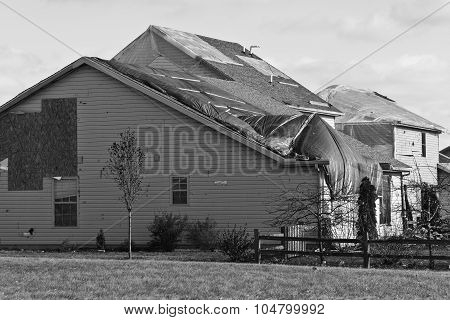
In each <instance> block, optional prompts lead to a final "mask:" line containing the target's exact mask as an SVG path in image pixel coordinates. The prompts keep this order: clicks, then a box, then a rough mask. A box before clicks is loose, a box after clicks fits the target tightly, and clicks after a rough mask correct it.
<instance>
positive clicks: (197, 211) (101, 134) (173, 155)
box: [0, 66, 319, 245]
mask: <svg viewBox="0 0 450 320" xmlns="http://www.w3.org/2000/svg"><path fill="white" fill-rule="evenodd" d="M69 97H76V98H77V126H78V130H77V154H78V181H79V198H78V210H79V216H78V226H77V227H54V223H53V217H54V214H53V193H52V191H51V186H52V182H51V180H48V179H44V187H43V190H42V191H36V192H28V191H23V192H16V191H15V192H10V191H7V188H6V186H7V177H6V175H4V174H2V175H1V180H0V188H1V190H2V192H1V195H0V237H1V238H2V240H1V241H2V242H1V245H13V244H19V245H22V244H27V245H43V244H49V245H51V244H53V245H58V244H61V242H62V241H63V240H68V241H70V242H71V243H77V244H78V245H94V244H95V237H96V235H97V233H98V231H99V229H103V230H104V232H105V236H106V242H107V244H119V243H120V242H122V241H123V240H124V239H126V237H127V224H128V223H127V219H126V212H125V209H124V206H123V204H122V203H121V202H120V201H119V196H120V194H119V192H118V190H117V187H116V186H115V184H114V182H113V180H112V179H111V178H110V177H107V176H106V175H105V172H104V170H103V168H104V167H105V164H106V161H107V159H108V148H109V146H110V145H111V144H112V143H113V142H114V141H117V140H118V139H119V133H120V132H122V131H123V130H125V129H126V128H128V127H130V128H133V129H135V130H137V132H138V133H139V139H140V143H141V145H142V144H143V145H144V147H145V152H146V155H147V160H146V169H147V171H146V175H145V177H144V182H143V191H142V194H141V197H140V199H139V201H138V202H137V204H136V205H135V209H134V218H133V233H134V237H133V239H134V241H136V242H137V243H138V244H146V243H147V242H148V241H149V240H150V236H149V232H148V230H147V227H148V225H149V224H150V223H151V222H152V221H153V219H154V216H155V215H156V214H159V213H160V212H161V211H171V212H173V213H175V214H181V215H185V214H186V215H187V216H188V218H189V219H190V221H195V220H197V219H202V220H203V219H204V218H206V217H210V218H212V219H214V220H215V221H216V222H217V223H218V227H219V228H227V227H233V226H234V225H235V224H238V225H247V227H248V229H249V230H250V231H251V229H253V228H260V229H263V231H264V230H265V231H270V230H272V229H271V228H270V227H269V226H268V222H269V221H270V219H271V217H270V215H269V214H268V213H267V209H268V207H269V206H270V204H271V203H272V202H273V199H274V197H276V196H277V195H278V194H280V193H281V192H282V190H288V189H295V188H296V187H297V186H299V185H301V188H304V189H305V190H307V189H311V188H318V184H319V183H318V174H317V171H316V170H315V169H314V167H296V168H285V169H280V168H279V167H278V165H277V164H276V163H275V162H274V160H272V159H269V158H267V157H266V156H263V155H262V154H260V153H259V152H256V151H255V150H253V149H250V148H249V147H246V146H244V145H242V144H240V143H238V142H236V141H234V140H232V139H230V138H228V137H226V136H225V135H223V134H220V133H218V132H217V131H215V130H213V129H210V128H209V127H206V126H205V125H203V124H201V123H200V122H197V121H196V120H193V119H191V118H189V117H187V116H185V115H183V114H182V113H180V112H178V111H175V110H173V109H171V108H170V107H167V106H165V105H163V104H161V103H160V102H157V101H156V100H153V99H151V98H149V97H147V96H145V95H143V94H141V93H139V92H137V91H135V90H134V89H131V88H129V87H127V86H125V85H123V84H121V83H120V82H119V81H116V80H114V79H113V78H110V77H109V76H107V75H104V74H102V73H100V72H98V71H96V70H94V69H92V68H90V67H88V66H83V67H81V68H79V69H77V70H76V71H74V72H72V73H71V74H69V75H67V76H66V77H65V78H63V79H61V80H59V81H57V82H55V83H53V84H51V85H50V86H49V87H47V88H45V89H42V90H40V91H39V92H37V93H36V94H34V95H33V96H31V97H30V98H28V99H26V100H25V101H23V102H22V103H21V104H20V105H18V107H17V109H20V110H24V111H26V112H39V111H40V110H41V107H40V105H41V99H45V98H69ZM161 131H162V132H163V133H162V134H161ZM261 168H265V169H266V170H262V172H263V173H261ZM179 175H186V176H188V177H189V195H188V197H189V204H188V205H185V206H174V205H171V192H170V178H171V176H179ZM22 222H27V224H26V225H25V224H23V225H22ZM18 228H19V229H18ZM28 228H34V229H35V235H34V236H33V237H31V238H24V237H23V235H22V233H23V232H26V231H27V230H28ZM11 230H14V232H11ZM17 230H20V232H18V231H17Z"/></svg>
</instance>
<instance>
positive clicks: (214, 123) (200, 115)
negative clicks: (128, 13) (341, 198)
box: [0, 57, 328, 166]
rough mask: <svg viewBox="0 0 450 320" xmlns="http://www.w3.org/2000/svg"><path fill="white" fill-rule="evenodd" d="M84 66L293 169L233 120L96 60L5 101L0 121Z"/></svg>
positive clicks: (288, 161) (76, 64)
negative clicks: (48, 87) (188, 102)
mask: <svg viewBox="0 0 450 320" xmlns="http://www.w3.org/2000/svg"><path fill="white" fill-rule="evenodd" d="M83 65H88V66H90V67H92V68H94V69H96V70H98V71H100V72H102V73H104V74H107V75H109V76H111V77H113V78H114V79H116V80H118V81H120V82H122V83H123V84H125V85H127V86H130V87H132V88H134V89H136V90H138V91H140V92H142V93H144V94H145V95H147V96H149V97H151V98H153V99H156V100H158V101H160V102H162V103H164V104H166V105H167V106H169V107H172V108H174V109H175V110H177V111H179V112H181V113H183V114H185V115H187V116H189V117H191V118H193V119H195V120H197V121H199V122H201V123H203V124H205V125H207V126H208V127H211V128H213V129H215V130H216V131H218V132H220V133H222V134H225V135H226V136H228V137H230V138H232V139H234V140H236V141H238V142H239V143H242V144H244V145H246V146H248V147H250V148H252V149H254V150H256V151H258V152H260V153H262V154H264V155H265V156H268V157H269V158H272V159H273V160H275V161H277V162H279V163H280V164H281V165H288V166H292V159H287V158H284V157H282V156H280V155H279V154H277V153H275V152H273V151H271V150H270V149H268V148H266V147H265V146H264V145H262V144H261V143H258V141H256V140H255V139H249V137H248V136H245V135H243V134H242V132H239V131H238V130H236V127H231V128H230V126H227V124H231V125H232V126H233V125H234V124H233V123H232V121H233V117H227V118H226V119H225V121H221V118H220V117H218V118H214V117H212V116H211V115H210V114H207V113H205V112H204V110H197V109H195V108H193V107H192V106H193V105H194V104H192V103H191V104H190V106H187V105H186V104H184V103H183V102H181V101H179V99H177V96H176V95H175V96H171V95H170V94H168V93H167V92H166V91H165V90H164V88H161V87H158V86H157V85H155V83H154V82H153V81H152V82H149V81H147V80H149V79H148V78H143V77H140V76H138V75H139V73H138V72H137V73H133V72H132V71H133V69H132V68H131V67H130V66H125V67H129V68H125V69H124V70H127V72H128V73H127V72H124V71H123V70H122V71H121V70H120V68H119V66H120V64H117V63H110V62H108V61H105V60H102V59H98V58H88V57H82V58H80V59H78V60H76V61H74V62H73V63H71V64H70V65H68V66H67V67H65V68H63V69H61V70H60V71H58V72H56V73H54V74H53V75H51V76H50V77H48V78H46V79H44V80H42V81H40V82H39V83H37V84H36V85H34V86H32V87H30V88H29V89H27V90H25V91H23V92H21V93H20V94H18V95H17V96H16V97H14V98H13V99H11V100H10V101H8V102H6V103H5V104H3V105H2V106H0V117H1V116H2V115H3V114H5V113H7V111H8V110H9V109H11V108H13V107H14V106H15V105H17V104H18V103H20V102H21V101H23V100H24V99H25V98H27V97H29V96H31V95H32V94H34V93H35V92H37V91H39V90H40V89H42V88H44V87H46V86H48V85H50V84H51V83H53V82H55V81H57V80H58V79H60V78H62V77H64V76H66V75H67V74H69V73H70V72H72V71H74V70H75V69H78V68H79V67H81V66H83ZM150 70H152V71H155V70H156V69H150ZM155 73H157V71H155ZM149 74H150V72H148V73H147V74H146V75H147V76H149ZM154 77H155V78H156V77H159V75H154ZM180 78H181V77H180ZM166 80H168V79H166ZM169 81H170V83H172V84H173V83H177V81H180V82H181V83H183V85H186V82H188V81H186V80H182V79H171V80H169ZM216 89H217V90H219V89H218V88H216ZM189 93H191V92H189ZM192 94H194V93H192ZM187 97H188V96H187ZM221 99H222V98H220V97H217V99H216V101H220V100H221ZM225 100H227V99H225ZM227 102H228V103H229V102H230V101H227ZM231 102H232V101H231ZM252 107H253V108H254V106H252ZM249 108H251V107H249ZM224 114H226V113H224ZM230 122H231V123H230ZM240 123H241V122H239V124H240ZM327 163H328V160H314V161H296V162H295V165H316V164H327Z"/></svg>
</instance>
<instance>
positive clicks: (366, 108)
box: [318, 85, 446, 132]
mask: <svg viewBox="0 0 450 320" xmlns="http://www.w3.org/2000/svg"><path fill="white" fill-rule="evenodd" d="M318 95H319V96H321V97H322V98H323V99H324V100H326V101H327V102H329V103H331V104H332V105H334V106H335V107H337V108H339V109H340V110H341V111H342V112H343V113H344V115H343V116H342V117H338V118H336V123H343V124H350V123H353V124H355V123H389V124H393V125H398V126H406V127H413V128H419V129H425V130H430V131H436V132H443V131H445V130H446V129H445V128H444V127H442V126H440V125H437V124H435V123H433V122H431V121H429V120H427V119H425V118H423V117H421V116H419V115H417V114H415V113H413V112H411V111H409V110H407V109H405V108H403V107H401V106H399V105H398V104H397V103H396V102H395V101H394V100H392V99H390V98H388V97H385V96H383V95H381V94H379V93H377V92H374V91H370V90H363V89H356V88H352V87H348V86H343V85H333V86H330V87H328V88H326V89H324V90H322V91H321V92H320V93H319V94H318Z"/></svg>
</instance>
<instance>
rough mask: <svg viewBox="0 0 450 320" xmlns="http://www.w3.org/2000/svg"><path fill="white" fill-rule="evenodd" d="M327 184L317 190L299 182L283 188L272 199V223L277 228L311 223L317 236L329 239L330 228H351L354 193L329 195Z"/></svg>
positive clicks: (322, 260)
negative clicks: (290, 187) (291, 188)
mask: <svg viewBox="0 0 450 320" xmlns="http://www.w3.org/2000/svg"><path fill="white" fill-rule="evenodd" d="M330 194H331V193H330V192H329V189H328V187H327V186H322V187H320V188H317V189H310V188H307V187H306V188H305V186H303V185H298V186H297V187H296V189H295V190H284V191H282V192H281V193H280V194H278V195H276V196H275V197H274V198H273V199H272V201H271V205H270V208H269V209H268V211H269V213H270V214H271V215H272V216H273V218H272V220H271V221H270V223H271V225H273V226H277V227H288V226H298V225H301V226H305V227H308V226H310V227H311V228H313V229H315V230H316V232H317V238H318V239H319V240H322V239H323V238H332V237H333V229H335V227H337V226H344V225H346V226H347V227H348V228H350V229H352V231H354V227H355V213H356V210H357V206H356V200H355V199H356V198H355V195H349V194H346V193H344V192H334V194H333V197H331V196H330ZM323 249H324V248H323V245H322V243H321V242H319V252H320V261H321V263H323V262H324V256H323V255H322V254H321V253H322V252H323Z"/></svg>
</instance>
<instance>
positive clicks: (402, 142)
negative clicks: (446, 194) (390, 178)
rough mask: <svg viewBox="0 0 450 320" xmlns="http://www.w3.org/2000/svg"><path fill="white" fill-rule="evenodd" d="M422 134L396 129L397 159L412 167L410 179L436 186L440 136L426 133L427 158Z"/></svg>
mask: <svg viewBox="0 0 450 320" xmlns="http://www.w3.org/2000/svg"><path fill="white" fill-rule="evenodd" d="M422 132H423V131H420V130H415V129H409V128H401V127H396V128H395V133H394V134H395V158H396V159H398V160H400V161H402V162H404V163H406V164H408V165H409V166H411V167H412V172H411V176H410V177H409V178H408V179H412V180H413V181H416V182H421V181H422V182H427V183H429V184H433V185H435V184H436V183H437V164H438V162H439V135H438V134H436V133H431V132H426V157H422ZM411 155H412V156H411Z"/></svg>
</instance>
